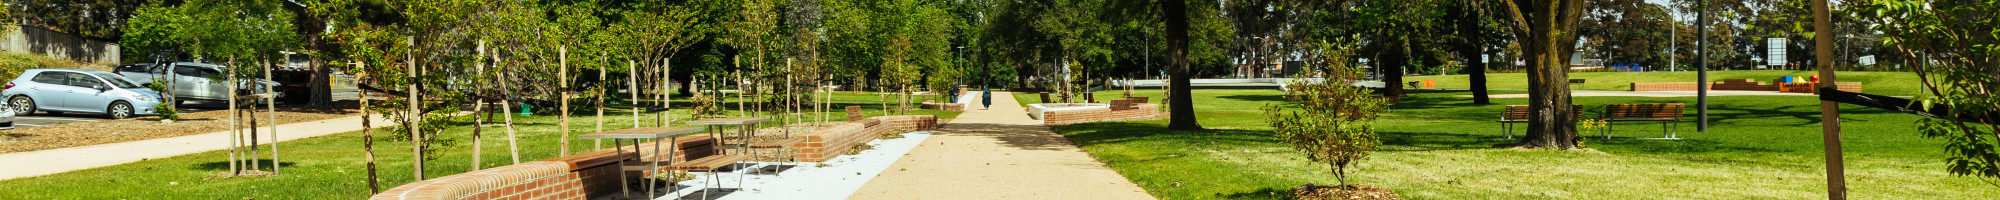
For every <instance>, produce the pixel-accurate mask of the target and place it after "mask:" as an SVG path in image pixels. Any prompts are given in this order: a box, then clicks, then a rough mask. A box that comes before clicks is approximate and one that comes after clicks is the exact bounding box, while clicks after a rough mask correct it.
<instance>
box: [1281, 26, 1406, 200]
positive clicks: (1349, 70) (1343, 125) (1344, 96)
mask: <svg viewBox="0 0 2000 200" xmlns="http://www.w3.org/2000/svg"><path fill="white" fill-rule="evenodd" d="M1330 42H1333V43H1343V42H1342V41H1338V40H1336V41H1330ZM1319 46H1321V48H1323V49H1322V50H1321V51H1322V52H1321V53H1324V54H1325V56H1324V58H1325V60H1324V61H1325V62H1324V63H1326V65H1321V66H1320V67H1316V68H1317V69H1313V71H1318V72H1322V73H1324V74H1325V75H1326V79H1325V81H1293V82H1292V83H1291V84H1286V86H1287V87H1291V88H1290V89H1289V90H1286V92H1285V99H1286V100H1290V101H1292V102H1297V105H1295V106H1296V107H1297V108H1299V111H1291V112H1290V113H1286V112H1285V110H1287V108H1290V107H1293V106H1294V105H1278V104H1273V105H1266V106H1264V116H1265V117H1267V118H1268V119H1269V122H1270V124H1271V127H1272V128H1274V129H1276V130H1275V132H1276V133H1277V136H1278V140H1279V141H1284V142H1285V143H1286V144H1290V145H1291V146H1292V149H1296V150H1299V151H1302V152H1305V153H1306V159H1307V160H1310V161H1312V162H1318V163H1325V164H1327V167H1328V168H1330V169H1331V170H1332V172H1333V175H1334V178H1335V179H1338V180H1340V185H1341V186H1346V185H1348V184H1347V172H1346V171H1347V170H1346V169H1347V168H1348V167H1349V166H1353V165H1354V163H1355V162H1358V161H1360V160H1362V159H1366V158H1367V157H1368V153H1369V151H1374V150H1375V147H1376V146H1380V145H1381V144H1382V142H1381V141H1379V140H1377V137H1376V135H1375V130H1374V125H1373V123H1374V121H1375V117H1377V116H1379V115H1378V114H1379V113H1381V112H1382V110H1383V109H1384V108H1386V107H1387V106H1386V105H1387V104H1386V102H1384V101H1383V100H1382V99H1380V98H1375V97H1374V95H1373V94H1370V93H1373V91H1370V90H1369V89H1367V88H1362V87H1357V86H1349V85H1347V84H1345V83H1347V82H1349V81H1359V80H1362V79H1363V78H1364V77H1363V76H1362V74H1361V69H1360V68H1357V67H1354V66H1351V65H1348V64H1346V63H1347V62H1346V60H1347V58H1348V57H1349V56H1352V55H1353V52H1352V49H1353V47H1352V46H1348V45H1335V44H1329V43H1320V45H1319ZM1301 111H1303V112H1301Z"/></svg>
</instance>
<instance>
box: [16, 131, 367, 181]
mask: <svg viewBox="0 0 2000 200" xmlns="http://www.w3.org/2000/svg"><path fill="white" fill-rule="evenodd" d="M373 116H375V117H376V119H375V121H377V123H381V122H384V121H389V120H388V119H386V118H381V117H382V115H373ZM257 128H260V129H267V130H268V129H269V128H270V127H257ZM278 130H279V132H278V136H279V138H278V139H277V141H280V142H282V141H291V140H296V139H302V138H310V137H317V136H322V135H327V134H334V133H342V132H348V131H358V130H361V116H359V115H357V116H348V117H341V118H333V119H326V120H319V121H308V122H298V123H290V124H280V125H278ZM259 134H270V133H268V132H260V133H259ZM262 145H270V143H269V142H266V143H263V144H262ZM284 146H285V144H284V143H279V144H278V148H279V150H284ZM228 148H229V131H220V132H213V133H204V134H200V135H188V136H180V137H170V138H160V139H151V140H140V141H130V142H120V143H111V144H100V145H91V146H81V147H70V148H61V149H49V150H39V151H29V152H14V153H5V154H0V162H5V163H7V164H0V180H7V179H15V178H23V177H33V176H41V175H49V174H56V173H63V172H69V171H75V170H82V169H90V168H97V167H103V166H112V165H118V164H125V163H131V162H138V161H141V160H146V159H153V158H166V157H174V156H180V155H186V154H192V153H200V152H206V151H214V150H223V149H228ZM262 153H263V154H264V156H266V157H265V159H270V157H268V156H270V155H269V153H270V151H265V152H262ZM280 153H281V154H282V153H283V152H280ZM279 156H283V155H279ZM281 158H282V157H281ZM216 159H217V160H221V159H222V158H216Z"/></svg>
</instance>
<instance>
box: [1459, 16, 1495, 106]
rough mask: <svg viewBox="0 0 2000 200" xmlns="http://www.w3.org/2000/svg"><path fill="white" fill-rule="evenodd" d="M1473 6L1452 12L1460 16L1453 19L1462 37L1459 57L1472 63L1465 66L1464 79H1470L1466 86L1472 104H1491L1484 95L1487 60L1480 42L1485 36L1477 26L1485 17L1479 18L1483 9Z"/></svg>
mask: <svg viewBox="0 0 2000 200" xmlns="http://www.w3.org/2000/svg"><path fill="white" fill-rule="evenodd" d="M1475 6H1479V5H1478V4H1468V5H1459V6H1458V8H1459V9H1460V10H1458V12H1453V13H1454V14H1459V15H1462V16H1460V17H1455V18H1454V19H1458V33H1459V35H1460V36H1461V37H1463V38H1460V39H1462V41H1461V43H1459V55H1460V56H1462V57H1464V58H1465V61H1466V63H1472V64H1470V65H1466V70H1465V73H1466V77H1467V78H1468V79H1470V80H1468V82H1471V84H1468V85H1470V86H1471V90H1472V104H1478V105H1486V104H1493V101H1492V100H1490V99H1488V98H1487V95H1486V62H1487V60H1486V59H1484V58H1485V57H1484V56H1485V55H1486V52H1485V49H1486V47H1485V46H1483V44H1482V43H1481V42H1480V40H1483V39H1485V38H1484V36H1486V34H1485V32H1482V31H1480V29H1481V28H1480V26H1479V20H1480V19H1483V18H1481V17H1485V16H1481V14H1484V13H1485V12H1484V9H1479V8H1477V7H1475Z"/></svg>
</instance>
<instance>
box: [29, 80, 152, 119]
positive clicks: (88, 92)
mask: <svg viewBox="0 0 2000 200" xmlns="http://www.w3.org/2000/svg"><path fill="white" fill-rule="evenodd" d="M0 97H6V98H7V104H8V105H9V106H11V107H12V108H13V111H14V113H15V114H18V115H31V114H34V113H35V111H43V112H48V113H50V114H61V113H63V112H79V113H102V114H105V116H108V117H111V118H112V119H120V118H127V117H132V116H136V115H153V114H154V112H153V106H155V105H159V104H160V103H161V102H160V93H159V92H154V91H153V90H152V89H146V87H144V86H140V85H139V84H138V83H132V80H126V79H125V77H122V76H118V74H112V73H110V72H104V71H97V70H84V69H29V70H27V71H23V72H21V76H20V77H16V78H14V80H13V81H8V82H7V85H6V86H5V89H4V90H0Z"/></svg>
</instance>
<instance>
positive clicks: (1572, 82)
mask: <svg viewBox="0 0 2000 200" xmlns="http://www.w3.org/2000/svg"><path fill="white" fill-rule="evenodd" d="M1583 82H1584V80H1583V79H1569V86H1571V87H1576V86H1583Z"/></svg>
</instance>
